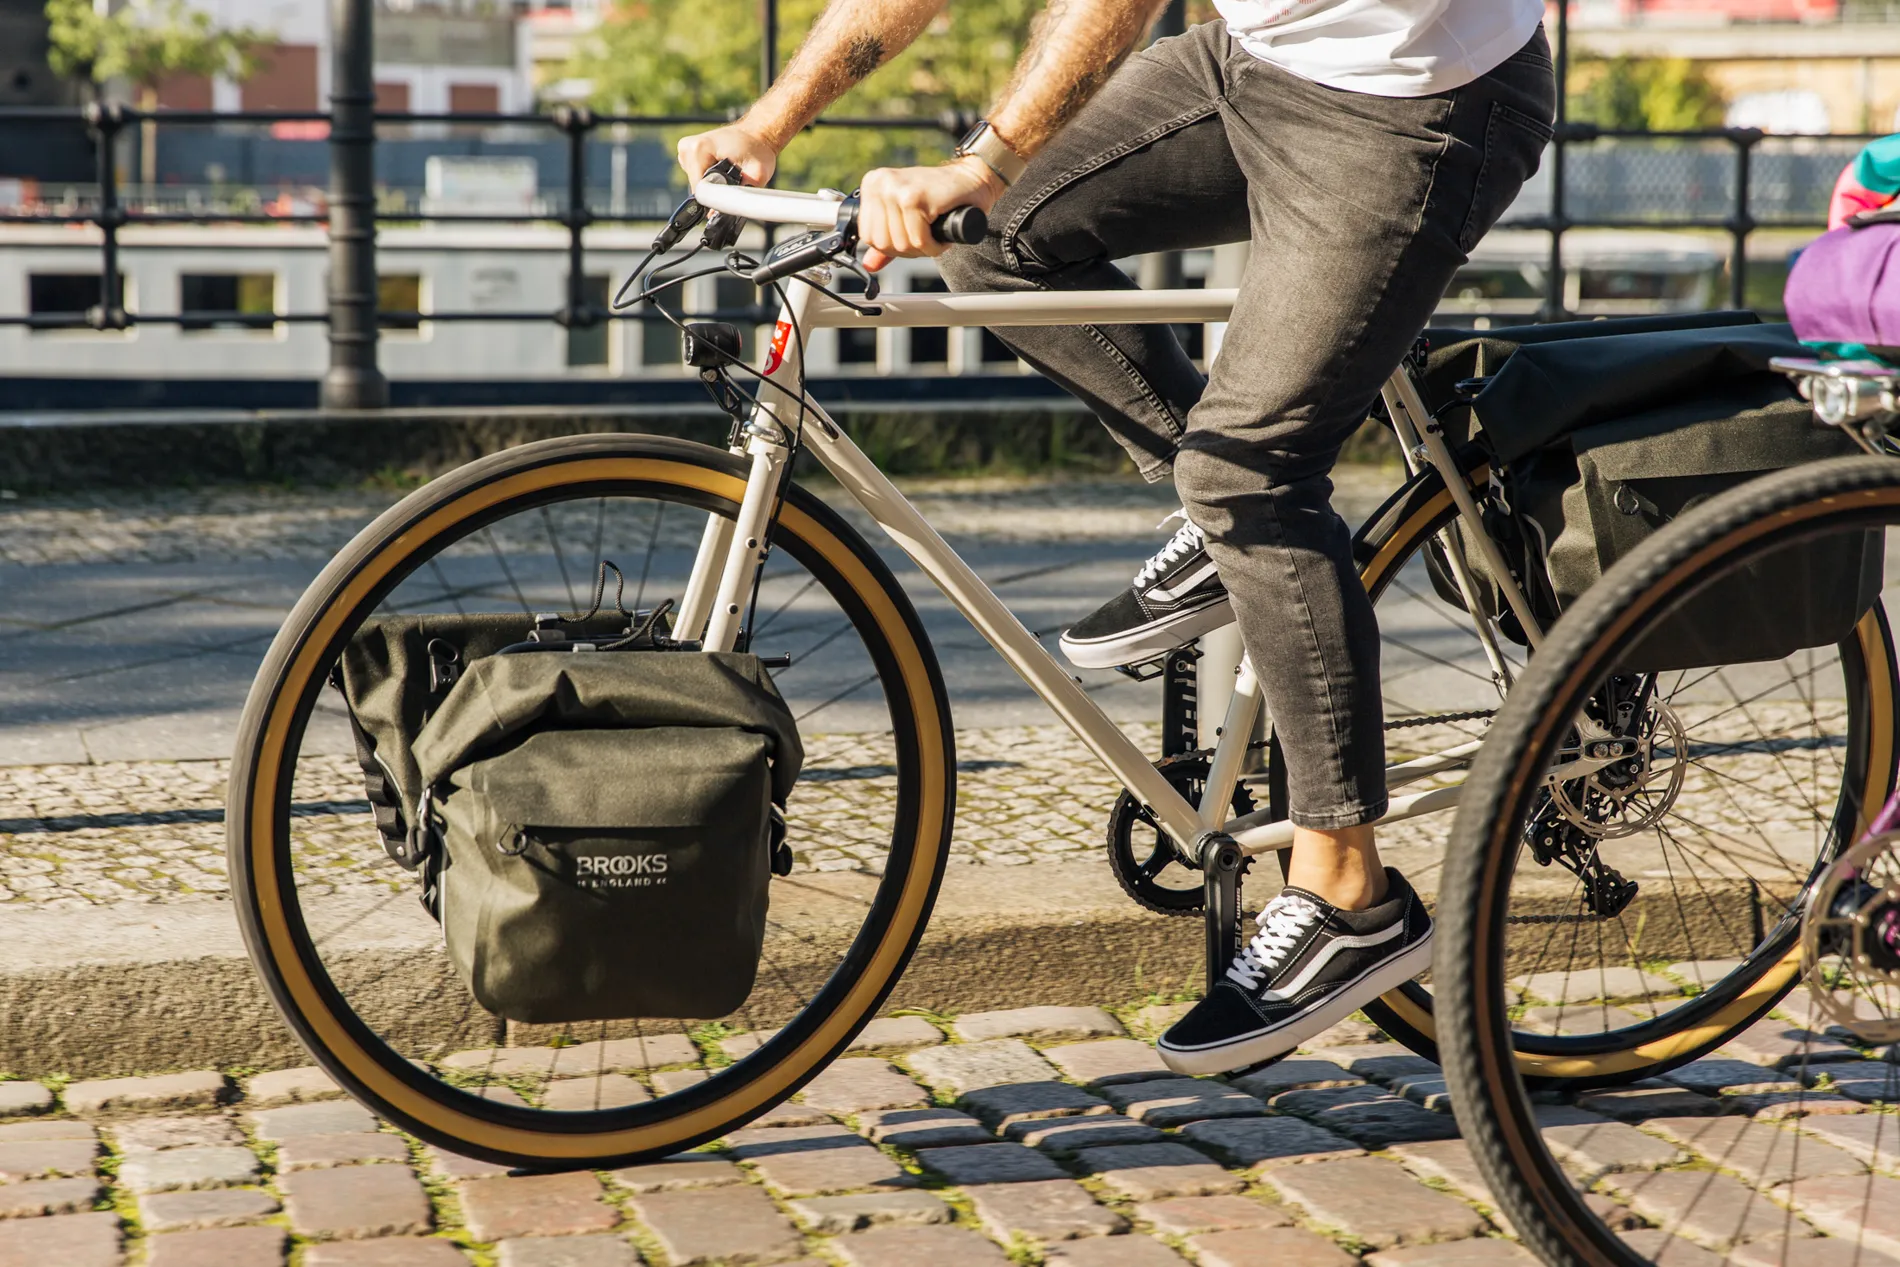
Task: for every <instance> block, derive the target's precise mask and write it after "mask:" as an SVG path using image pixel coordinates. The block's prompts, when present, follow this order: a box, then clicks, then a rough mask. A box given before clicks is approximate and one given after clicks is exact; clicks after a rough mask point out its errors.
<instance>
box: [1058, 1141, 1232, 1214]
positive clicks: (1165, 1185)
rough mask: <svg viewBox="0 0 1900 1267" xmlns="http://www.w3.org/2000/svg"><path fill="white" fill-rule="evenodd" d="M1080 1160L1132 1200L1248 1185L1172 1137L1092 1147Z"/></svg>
mask: <svg viewBox="0 0 1900 1267" xmlns="http://www.w3.org/2000/svg"><path fill="white" fill-rule="evenodd" d="M1075 1160H1076V1164H1077V1165H1079V1166H1081V1167H1082V1168H1083V1169H1084V1170H1086V1171H1088V1172H1089V1173H1090V1174H1093V1175H1096V1176H1098V1177H1100V1179H1101V1181H1102V1182H1103V1184H1105V1185H1106V1186H1107V1187H1109V1188H1112V1189H1114V1190H1115V1191H1116V1192H1118V1193H1120V1194H1121V1195H1122V1196H1125V1197H1127V1198H1128V1199H1129V1200H1131V1201H1161V1200H1165V1199H1166V1198H1168V1197H1204V1196H1215V1195H1218V1194H1221V1193H1226V1192H1238V1191H1240V1190H1241V1189H1242V1188H1243V1187H1245V1186H1246V1182H1245V1180H1243V1179H1241V1178H1240V1176H1238V1175H1233V1174H1229V1173H1228V1172H1227V1171H1225V1170H1223V1169H1221V1168H1220V1167H1219V1166H1217V1165H1215V1164H1214V1163H1213V1162H1211V1161H1209V1160H1208V1159H1207V1157H1206V1156H1205V1155H1204V1154H1202V1153H1197V1152H1195V1151H1194V1150H1193V1149H1192V1148H1189V1147H1188V1146H1187V1145H1185V1144H1177V1143H1174V1142H1172V1141H1169V1142H1166V1143H1161V1144H1127V1145H1122V1146H1119V1147H1110V1148H1091V1149H1089V1150H1088V1151H1086V1152H1082V1153H1077V1154H1076V1158H1075Z"/></svg>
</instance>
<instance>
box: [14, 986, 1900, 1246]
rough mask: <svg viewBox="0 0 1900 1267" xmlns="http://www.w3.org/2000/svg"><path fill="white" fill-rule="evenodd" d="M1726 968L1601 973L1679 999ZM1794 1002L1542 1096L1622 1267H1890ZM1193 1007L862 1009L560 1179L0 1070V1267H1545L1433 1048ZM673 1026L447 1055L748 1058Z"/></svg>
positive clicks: (556, 1098) (314, 1077)
mask: <svg viewBox="0 0 1900 1267" xmlns="http://www.w3.org/2000/svg"><path fill="white" fill-rule="evenodd" d="M1717 970H1719V969H1717V968H1716V966H1715V965H1706V964H1677V965H1673V966H1671V967H1669V968H1667V969H1666V970H1662V971H1658V972H1655V973H1651V974H1649V975H1648V977H1647V978H1645V979H1637V978H1635V977H1632V978H1631V979H1630V980H1628V981H1623V980H1620V979H1619V980H1617V981H1616V982H1615V983H1614V984H1613V985H1612V986H1611V987H1609V988H1612V989H1614V990H1617V991H1620V992H1622V993H1623V994H1630V993H1635V994H1645V993H1647V994H1651V995H1655V994H1675V995H1677V996H1679V995H1680V993H1681V991H1682V988H1683V985H1684V983H1686V982H1693V981H1697V980H1702V979H1706V978H1708V976H1709V974H1710V973H1711V972H1712V971H1717ZM1522 984H1523V985H1524V988H1525V989H1526V990H1527V991H1529V992H1531V993H1532V994H1534V995H1538V996H1539V997H1542V998H1543V999H1545V1000H1547V1001H1551V1002H1555V1003H1557V1004H1558V1005H1559V1007H1560V1008H1561V1007H1562V1006H1563V1005H1565V1004H1567V1005H1568V1006H1569V1015H1571V1016H1572V1018H1573V1019H1574V1018H1579V1017H1589V1016H1591V1015H1599V1016H1600V1015H1604V1014H1605V1013H1604V1009H1605V1007H1606V1006H1607V1005H1606V1004H1604V1003H1589V1002H1587V1001H1586V1000H1585V999H1584V997H1583V996H1584V995H1585V994H1587V993H1589V991H1588V990H1581V989H1580V988H1578V987H1577V985H1576V982H1575V979H1573V980H1572V981H1570V982H1559V983H1556V984H1555V985H1552V984H1551V983H1548V982H1537V981H1530V982H1525V983H1522ZM1625 1001H1628V1000H1627V999H1625ZM1804 1002H1805V1000H1804V998H1802V997H1800V996H1796V997H1791V998H1790V999H1789V1000H1788V1001H1787V1008H1786V1010H1785V1011H1784V1012H1783V1013H1782V1016H1783V1017H1785V1018H1786V1019H1770V1020H1767V1021H1763V1022H1761V1023H1759V1024H1757V1025H1756V1026H1754V1027H1753V1028H1752V1029H1751V1030H1749V1031H1747V1032H1745V1033H1744V1034H1742V1035H1739V1036H1738V1037H1737V1039H1736V1040H1735V1041H1734V1042H1733V1043H1731V1044H1730V1046H1729V1047H1728V1048H1727V1049H1726V1050H1725V1051H1724V1052H1722V1053H1720V1054H1718V1055H1716V1056H1712V1057H1709V1058H1706V1059H1703V1060H1700V1061H1697V1062H1695V1063H1693V1064H1691V1065H1688V1066H1685V1067H1683V1068H1682V1069H1679V1070H1677V1071H1675V1072H1673V1073H1672V1074H1670V1075H1669V1076H1668V1078H1667V1080H1666V1081H1657V1082H1653V1083H1646V1084H1643V1085H1640V1086H1638V1087H1635V1088H1631V1089H1627V1090H1618V1091H1607V1092H1597V1093H1593V1094H1585V1095H1582V1096H1580V1097H1576V1098H1575V1100H1574V1102H1565V1103H1557V1102H1555V1101H1551V1102H1548V1103H1545V1104H1544V1105H1542V1106H1541V1107H1540V1109H1539V1112H1540V1114H1541V1115H1542V1116H1543V1119H1544V1122H1545V1126H1544V1134H1545V1138H1546V1140H1547V1141H1548V1144H1549V1146H1550V1148H1551V1150H1552V1151H1553V1153H1554V1155H1556V1156H1557V1157H1558V1158H1559V1159H1560V1160H1561V1161H1562V1163H1563V1165H1564V1166H1565V1168H1566V1169H1567V1170H1568V1171H1569V1172H1570V1174H1571V1176H1572V1179H1573V1181H1574V1182H1575V1183H1577V1185H1578V1186H1579V1187H1580V1188H1582V1189H1584V1190H1586V1191H1587V1192H1588V1193H1589V1194H1590V1195H1589V1197H1588V1201H1589V1203H1590V1205H1591V1206H1592V1208H1593V1209H1595V1210H1596V1211H1597V1212H1598V1213H1599V1215H1600V1216H1601V1217H1602V1218H1603V1220H1604V1221H1605V1223H1606V1224H1607V1225H1608V1226H1610V1227H1611V1228H1612V1229H1614V1230H1615V1231H1616V1232H1617V1234H1618V1235H1620V1236H1622V1237H1624V1238H1625V1239H1626V1240H1627V1241H1628V1243H1629V1244H1630V1245H1632V1246H1633V1247H1635V1248H1636V1249H1637V1250H1638V1251H1639V1252H1641V1253H1642V1254H1643V1255H1644V1256H1645V1257H1647V1258H1649V1259H1651V1260H1654V1261H1659V1262H1662V1263H1664V1264H1670V1265H1680V1267H1702V1265H1704V1264H1707V1265H1709V1267H1716V1265H1719V1264H1722V1263H1730V1264H1735V1265H1736V1267H1769V1265H1771V1264H1782V1263H1786V1264H1809V1263H1812V1264H1821V1265H1824V1267H1832V1265H1834V1264H1843V1265H1845V1264H1850V1263H1861V1264H1867V1265H1869V1267H1881V1265H1882V1264H1889V1263H1892V1262H1895V1261H1900V1213H1897V1212H1900V1202H1896V1201H1895V1200H1894V1194H1895V1193H1900V1116H1895V1115H1894V1113H1893V1112H1892V1105H1891V1103H1890V1101H1893V1100H1894V1099H1895V1090H1896V1073H1895V1069H1894V1066H1892V1065H1890V1064H1887V1063H1885V1062H1883V1061H1881V1060H1878V1059H1870V1058H1867V1057H1868V1056H1869V1054H1870V1053H1866V1052H1864V1051H1862V1050H1861V1049H1859V1048H1856V1047H1852V1046H1848V1045H1845V1044H1842V1043H1840V1042H1838V1041H1835V1040H1832V1039H1829V1038H1825V1037H1823V1036H1820V1035H1813V1034H1808V1033H1806V1031H1803V1030H1801V1029H1800V1028H1799V1027H1800V1023H1801V1016H1802V1008H1801V1005H1802V1004H1803V1003H1804ZM1185 1006H1186V1005H1185V1004H1154V1003H1150V1004H1147V1005H1145V1006H1142V1005H1130V1006H1127V1007H1123V1008H1117V1009H1115V1010H1114V1011H1112V1012H1111V1011H1108V1010H1104V1009H1102V1008H1096V1007H1060V1008H1026V1009H1020V1010H1015V1011H1008V1012H991V1013H983V1014H977V1015H965V1016H961V1017H955V1018H951V1017H922V1016H915V1015H907V1016H898V1017H888V1018H884V1019H881V1020H878V1021H876V1022H873V1024H872V1025H871V1027H869V1028H868V1029H867V1030H866V1031H865V1033H864V1034H863V1035H862V1036H861V1038H860V1040H859V1042H858V1043H857V1044H856V1045H854V1048H853V1050H852V1052H851V1053H849V1054H848V1055H847V1057H846V1058H844V1059H842V1060H840V1061H838V1062H837V1063H836V1064H834V1065H833V1066H832V1067H831V1068H829V1069H828V1070H826V1071H825V1072H824V1073H823V1074H822V1075H821V1076H820V1077H819V1078H818V1079H817V1080H815V1081H814V1082H812V1083H811V1084H810V1085H809V1086H808V1087H807V1088H806V1089H805V1090H804V1091H803V1092H802V1093H801V1094H800V1095H799V1096H797V1097H795V1099H794V1101H793V1102H790V1103H786V1104H783V1105H781V1106H779V1107H778V1108H776V1109H773V1110H771V1111H770V1112H769V1113H768V1114H767V1115H766V1117H764V1118H762V1119H760V1120H759V1121H758V1122H756V1123H754V1124H753V1125H751V1126H750V1127H748V1128H746V1129H743V1130H740V1131H736V1132H734V1133H733V1134H731V1135H730V1136H728V1137H727V1138H725V1139H722V1140H719V1141H717V1142H715V1143H714V1144H711V1145H708V1146H706V1147H704V1148H701V1149H699V1150H696V1151H694V1152H692V1153H688V1154H680V1155H676V1156H674V1157H672V1158H668V1159H665V1160H663V1161H659V1162H656V1163H653V1164H649V1165H641V1166H633V1167H628V1168H624V1169H619V1170H613V1171H595V1172H588V1171H579V1172H572V1173H567V1174H560V1175H526V1174H510V1173H508V1172H505V1171H504V1170H503V1169H502V1168H500V1167H497V1166H494V1165H490V1164H487V1163H484V1162H479V1161H472V1160H469V1159H466V1158H460V1157H457V1156H454V1155H453V1154H450V1153H447V1152H444V1151H441V1150H439V1149H436V1148H433V1147H430V1146H426V1145H424V1144H422V1143H420V1142H419V1141H417V1140H415V1139H413V1138H411V1137H409V1136H406V1135H404V1134H402V1133H401V1132H398V1131H396V1130H394V1129H393V1128H392V1127H390V1126H389V1125H387V1124H385V1123H383V1122H380V1121H378V1120H377V1119H376V1118H374V1117H372V1116H371V1114H370V1113H368V1112H366V1111H365V1110H363V1109H362V1108H360V1107H358V1106H357V1105H356V1104H355V1103H353V1102H351V1101H348V1100H345V1099H342V1098H341V1097H340V1096H339V1094H338V1092H337V1090H336V1088H335V1087H334V1085H332V1084H331V1083H330V1082H329V1080H328V1079H327V1078H326V1077H325V1076H324V1075H323V1074H321V1073H320V1072H319V1071H317V1070H315V1069H308V1068H306V1069H289V1070H275V1071H267V1072H259V1071H256V1070H198V1071H186V1072H182V1073H174V1074H165V1075H157V1076H145V1077H131V1078H122V1079H109V1080H97V1081H88V1082H70V1083H64V1084H59V1083H57V1082H48V1083H45V1084H42V1083H38V1082H30V1081H12V1082H0V1264H7V1265H9V1267H11V1265H13V1264H31V1265H32V1267H47V1265H58V1267H105V1265H107V1264H123V1263H143V1264H150V1265H152V1267H253V1265H255V1267H283V1265H284V1264H286V1263H287V1262H293V1261H294V1262H297V1263H300V1264H303V1265H305V1267H344V1265H356V1267H371V1265H374V1267H408V1265H410V1264H415V1265H417V1267H436V1265H438V1264H439V1265H440V1267H450V1265H452V1264H456V1263H462V1264H470V1263H473V1264H482V1265H488V1264H495V1265H498V1267H556V1265H560V1267H628V1265H631V1264H634V1263H636V1262H645V1263H649V1264H653V1265H654V1267H686V1265H688V1264H701V1263H735V1264H738V1263H746V1264H752V1263H779V1262H797V1263H800V1264H807V1265H809V1267H819V1265H820V1264H834V1265H838V1267H884V1265H886V1264H889V1265H890V1267H910V1265H911V1264H914V1263H917V1262H920V1261H929V1262H931V1263H932V1264H933V1267H963V1265H964V1264H995V1265H998V1267H1000V1265H1001V1264H1004V1263H1015V1264H1017V1265H1018V1267H1032V1265H1034V1264H1047V1265H1048V1267H1165V1265H1166V1264H1177V1265H1182V1264H1186V1263H1196V1264H1199V1265H1200V1267H1252V1265H1254V1264H1263V1265H1264V1264H1269V1263H1271V1264H1274V1265H1275V1267H1281V1265H1290V1267H1304V1265H1306V1264H1323V1265H1327V1267H1331V1265H1334V1264H1337V1265H1339V1267H1350V1265H1351V1264H1354V1263H1356V1262H1360V1261H1363V1262H1364V1263H1366V1264H1369V1265H1370V1267H1401V1265H1414V1267H1440V1265H1442V1267H1453V1265H1457V1267H1465V1265H1468V1264H1512V1263H1521V1264H1530V1263H1531V1262H1533V1260H1532V1258H1531V1256H1530V1255H1529V1254H1528V1253H1526V1252H1525V1251H1524V1250H1523V1249H1522V1248H1521V1247H1519V1246H1518V1245H1517V1243H1516V1242H1515V1241H1514V1240H1513V1239H1512V1232H1511V1229H1510V1228H1509V1227H1508V1226H1507V1225H1506V1224H1505V1222H1504V1221H1503V1220H1502V1219H1501V1217H1500V1215H1499V1214H1498V1212H1497V1211H1496V1209H1495V1208H1494V1207H1493V1204H1492V1199H1491V1196H1490V1194H1489V1192H1488V1191H1487V1190H1486V1188H1485V1186H1484V1183H1483V1181H1482V1179H1481V1178H1480V1177H1479V1175H1478V1174H1477V1172H1476V1170H1475V1167H1474V1164H1473V1162H1472V1159H1471V1157H1470V1154H1469V1153H1468V1151H1467V1150H1466V1147H1465V1145H1464V1143H1463V1142H1462V1141H1461V1140H1460V1139H1459V1138H1458V1135H1457V1126H1456V1122H1455V1121H1454V1119H1453V1118H1452V1117H1451V1116H1450V1115H1449V1113H1448V1111H1447V1106H1446V1095H1445V1092H1444V1084H1443V1082H1442V1081H1439V1080H1438V1078H1437V1070H1436V1068H1435V1067H1434V1066H1433V1065H1431V1064H1430V1062H1428V1061H1424V1060H1421V1059H1419V1058H1418V1057H1415V1056H1413V1055H1411V1054H1409V1053H1408V1052H1406V1051H1405V1050H1404V1049H1403V1048H1402V1047H1399V1046H1398V1045H1397V1044H1394V1043H1390V1042H1386V1041H1382V1036H1380V1035H1379V1034H1378V1033H1377V1032H1376V1031H1375V1030H1374V1029H1373V1028H1372V1027H1371V1026H1370V1025H1367V1024H1365V1023H1363V1022H1360V1021H1350V1022H1347V1023H1345V1024H1344V1025H1341V1026H1338V1027H1336V1028H1335V1029H1333V1030H1331V1031H1328V1032H1327V1033H1325V1034H1322V1035H1320V1036H1319V1037H1318V1038H1317V1039H1316V1040H1315V1041H1314V1042H1313V1043H1312V1044H1310V1045H1309V1047H1308V1048H1306V1049H1304V1050H1303V1051H1302V1053H1301V1054H1300V1055H1298V1056H1296V1057H1294V1058H1291V1059H1289V1060H1287V1061H1285V1062H1283V1063H1281V1064H1278V1065H1274V1066H1270V1067H1268V1068H1266V1069H1264V1070H1260V1071H1257V1072H1255V1073H1253V1074H1249V1075H1241V1076H1235V1077H1233V1078H1231V1079H1186V1078H1179V1077H1176V1076H1174V1075H1172V1074H1170V1073H1168V1072H1167V1071H1166V1070H1165V1069H1164V1068H1163V1067H1162V1066H1161V1064H1160V1063H1159V1061H1158V1060H1157V1059H1156V1058H1155V1056H1154V1053H1153V1051H1152V1049H1151V1048H1150V1047H1149V1046H1148V1045H1147V1042H1146V1041H1143V1040H1146V1039H1148V1038H1150V1037H1151V1036H1152V1034H1153V1033H1154V1032H1155V1030H1156V1029H1157V1028H1158V1027H1160V1026H1163V1025H1165V1024H1166V1023H1167V1022H1168V1021H1169V1020H1170V1019H1171V1018H1172V1017H1173V1016H1175V1015H1178V1014H1179V1013H1180V1011H1181V1010H1182V1009H1183V1008H1184V1007H1185ZM665 1041H670V1042H671V1043H673V1044H674V1045H675V1046H677V1047H678V1048H679V1050H672V1049H671V1048H667V1049H666V1050H660V1049H659V1046H660V1044H659V1042H656V1043H655V1044H653V1045H652V1046H647V1045H639V1044H635V1043H631V1042H621V1043H607V1044H601V1045H600V1048H601V1050H600V1053H599V1059H598V1061H595V1060H593V1059H592V1058H591V1057H590V1059H589V1063H594V1064H597V1065H598V1066H599V1067H600V1068H601V1069H602V1070H606V1071H604V1072H600V1073H596V1074H594V1075H591V1076H588V1077H581V1078H567V1079H563V1078H558V1077H557V1078H555V1079H553V1080H551V1081H550V1080H547V1079H545V1078H538V1077H535V1076H528V1077H525V1078H524V1077H523V1076H521V1072H520V1071H521V1070H525V1069H531V1068H535V1067H537V1066H538V1067H540V1068H542V1069H548V1068H551V1067H553V1066H554V1064H555V1061H556V1059H557V1058H558V1055H559V1053H558V1051H557V1050H555V1049H532V1048H529V1049H523V1048H509V1049H500V1050H488V1051H477V1052H467V1053H461V1054H459V1055H455V1056H450V1057H447V1058H446V1059H445V1060H444V1061H443V1062H442V1064H443V1066H444V1067H445V1068H448V1069H454V1070H459V1071H462V1072H463V1073H465V1074H467V1073H471V1072H473V1071H478V1070H481V1069H491V1070H492V1069H497V1068H501V1067H504V1066H505V1067H506V1068H507V1069H509V1070H510V1075H509V1076H508V1077H507V1078H506V1080H505V1087H506V1089H505V1090H504V1089H502V1084H503V1079H501V1078H500V1077H499V1076H498V1077H496V1078H495V1079H493V1082H494V1083H495V1084H496V1089H495V1091H494V1092H493V1093H494V1094H498V1095H507V1096H510V1097H518V1096H519V1095H521V1094H524V1093H525V1095H526V1096H528V1097H531V1098H532V1100H534V1101H536V1102H540V1103H542V1104H545V1105H547V1106H548V1107H564V1108H591V1107H594V1106H595V1105H597V1104H601V1103H620V1104H626V1103H635V1102H638V1101H640V1100H643V1099H647V1098H649V1097H651V1096H653V1095H656V1094H667V1093H670V1092H672V1091H676V1090H678V1089H680V1088H682V1087H685V1086H688V1085H691V1084H692V1083H693V1082H694V1081H696V1080H697V1079H698V1078H701V1077H704V1076H705V1075H704V1073H703V1069H704V1068H706V1067H709V1066H713V1067H716V1066H718V1065H721V1064H724V1063H726V1062H729V1061H730V1060H731V1059H733V1058H735V1057H738V1056H742V1055H744V1054H745V1053H746V1052H748V1051H749V1050H751V1049H752V1048H753V1047H754V1046H755V1045H756V1043H757V1041H758V1040H757V1036H754V1035H748V1034H729V1033H726V1034H722V1033H721V1032H720V1031H718V1030H716V1029H704V1030H700V1031H696V1032H695V1040H693V1041H689V1040H687V1039H686V1038H684V1037H680V1036H675V1037H673V1038H672V1039H670V1040H660V1042H665ZM695 1042H696V1043H697V1046H695ZM1823 1059H1825V1060H1826V1062H1827V1063H1825V1064H1822V1063H1818V1062H1820V1061H1821V1060H1823ZM608 1066H612V1067H613V1068H612V1069H611V1070H608V1069H607V1067H608ZM556 1072H559V1071H558V1069H557V1070H556ZM474 1081H476V1082H478V1083H479V1082H480V1081H481V1079H479V1078H475V1079H474Z"/></svg>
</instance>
